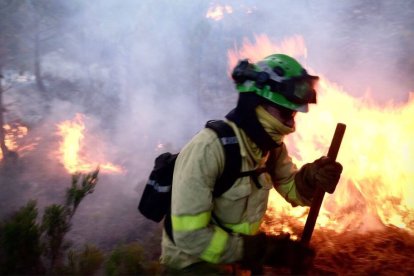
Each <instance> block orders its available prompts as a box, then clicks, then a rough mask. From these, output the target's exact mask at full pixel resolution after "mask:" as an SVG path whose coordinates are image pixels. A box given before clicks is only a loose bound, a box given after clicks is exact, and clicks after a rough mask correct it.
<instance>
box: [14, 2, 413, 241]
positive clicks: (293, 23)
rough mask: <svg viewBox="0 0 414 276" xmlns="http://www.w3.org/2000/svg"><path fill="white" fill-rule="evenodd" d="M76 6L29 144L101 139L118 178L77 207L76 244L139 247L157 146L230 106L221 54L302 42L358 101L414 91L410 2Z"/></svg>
mask: <svg viewBox="0 0 414 276" xmlns="http://www.w3.org/2000/svg"><path fill="white" fill-rule="evenodd" d="M74 3H75V4H73V5H74V7H73V9H71V10H70V13H68V16H67V17H66V19H65V20H64V22H63V24H62V25H60V26H59V30H60V32H61V34H62V35H61V38H60V39H59V49H57V50H56V51H50V52H49V53H47V54H46V55H45V56H44V58H43V69H44V74H45V75H47V76H48V78H49V80H50V82H51V83H52V82H53V80H56V79H60V80H62V79H64V80H67V81H68V83H70V85H71V86H70V87H68V86H65V91H64V92H62V91H54V92H53V93H55V95H58V96H59V97H58V99H54V100H53V101H51V102H50V103H49V107H48V113H47V115H43V117H42V118H41V120H38V121H41V122H42V123H41V124H39V125H38V130H37V132H36V134H37V135H44V132H43V131H42V127H43V126H45V125H49V128H48V130H51V129H52V128H53V125H55V124H56V123H58V122H59V121H61V120H67V119H72V118H73V116H74V114H75V113H78V112H81V113H87V114H88V116H90V117H91V118H93V119H92V121H93V122H94V123H93V124H92V125H90V129H89V131H90V132H91V133H94V134H95V135H99V136H100V137H103V139H104V141H105V142H106V145H107V147H108V151H107V152H108V154H109V159H110V160H109V161H111V162H114V163H118V164H120V165H122V166H123V167H124V168H125V171H126V173H124V174H122V175H114V176H106V175H103V176H102V177H101V182H100V184H99V187H98V188H97V190H96V192H95V193H94V194H93V195H91V196H90V198H87V199H85V203H84V205H83V206H81V208H80V209H79V214H78V216H77V217H76V220H75V224H74V234H73V236H74V237H75V238H76V239H78V240H80V241H84V240H88V239H89V240H92V241H95V242H97V240H99V239H111V240H116V241H119V240H122V239H137V238H139V235H140V233H139V229H140V227H141V225H144V224H146V223H147V222H145V220H143V219H142V218H141V217H139V214H138V211H137V210H136V205H137V204H138V198H139V195H140V191H142V189H143V185H144V183H145V179H146V177H147V176H148V173H149V171H150V169H151V167H152V165H153V159H154V158H155V157H156V155H157V154H159V153H160V152H159V151H157V145H158V144H160V143H161V144H169V145H170V147H171V149H172V150H173V151H179V149H180V148H181V147H182V146H183V145H184V144H185V143H186V142H187V141H188V140H189V139H190V138H191V136H192V135H194V134H195V133H196V132H197V131H198V130H199V129H201V128H202V127H203V125H204V123H205V122H206V121H207V120H208V119H215V118H223V117H224V115H225V114H226V113H227V112H228V111H229V110H230V109H231V108H232V107H233V106H234V104H235V103H236V99H237V93H236V92H235V91H234V89H233V85H232V81H231V79H230V78H229V76H228V74H227V50H228V49H230V48H232V47H234V46H240V44H241V43H242V40H243V38H249V39H252V38H253V37H254V35H255V34H261V33H265V34H267V35H268V36H269V37H270V38H272V40H274V41H278V40H282V39H283V38H285V37H289V36H292V35H298V34H299V35H302V36H303V37H304V39H305V43H306V46H307V48H308V56H307V58H306V60H303V62H304V63H305V64H306V65H307V66H309V67H311V68H312V69H313V70H315V71H316V72H317V73H318V74H321V75H323V76H325V77H327V78H328V79H329V80H331V81H334V82H337V83H338V84H339V85H341V86H343V87H344V88H345V90H346V91H348V92H349V93H350V94H352V95H354V96H356V97H360V96H362V95H364V94H365V93H366V92H367V91H371V95H372V97H373V99H375V100H377V101H378V102H384V101H389V100H394V101H405V100H407V97H408V92H409V91H410V90H411V91H413V90H414V89H413V87H414V83H413V79H412V77H411V76H410V72H412V71H413V70H412V69H414V62H413V56H414V50H413V49H414V48H413V47H412V46H413V41H414V36H413V35H414V33H413V31H412V29H413V28H412V27H413V26H414V19H413V18H414V4H413V2H412V1H410V0H400V1H394V0H393V1H391V0H381V1H364V2H361V1H335V2H333V1H323V0H316V1H310V0H309V1H306V0H298V1H288V0H278V1H249V0H244V1H234V0H233V1H184V0H180V1H166V0H158V1H149V0H145V1H116V0H101V1H93V3H92V2H90V1H74ZM225 4H226V5H230V6H232V12H231V13H226V14H224V15H223V18H222V19H221V20H217V21H215V20H213V19H211V18H206V13H207V10H208V8H209V7H213V6H215V5H225ZM68 5H69V4H68ZM410 69H411V71H410ZM60 85H61V86H64V83H63V82H62V83H60ZM89 91H95V92H96V91H99V93H94V94H92V93H89ZM14 97H16V96H14ZM18 108H19V109H25V107H24V106H20V107H18ZM19 115H20V116H26V117H27V116H32V115H33V114H26V115H25V114H24V113H19ZM24 119H25V118H23V120H24ZM87 127H88V126H87ZM39 129H40V130H39ZM51 132H53V131H52V130H51ZM65 181H67V178H65ZM62 182H63V181H62ZM68 184H69V182H68ZM62 185H65V184H62ZM37 188H38V189H40V187H39V186H37ZM88 201H89V203H88ZM91 217H92V218H91ZM92 225H93V229H91V228H90V226H92ZM97 225H98V226H99V227H97ZM116 227H121V228H125V232H128V233H130V236H128V237H126V236H123V235H122V232H123V231H122V230H121V231H119V230H117V233H119V235H118V236H113V237H110V236H111V235H112V234H110V232H108V231H111V230H110V229H112V230H113V229H115V228H116ZM97 228H104V229H105V230H98V229H97ZM141 229H142V228H141ZM97 231H99V233H97Z"/></svg>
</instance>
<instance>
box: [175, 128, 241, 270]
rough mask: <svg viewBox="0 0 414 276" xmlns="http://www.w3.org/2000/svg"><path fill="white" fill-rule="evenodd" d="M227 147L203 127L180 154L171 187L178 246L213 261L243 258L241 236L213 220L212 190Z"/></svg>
mask: <svg viewBox="0 0 414 276" xmlns="http://www.w3.org/2000/svg"><path fill="white" fill-rule="evenodd" d="M224 161H225V160H224V151H223V149H222V146H221V144H220V141H219V140H218V139H217V136H216V135H215V134H214V132H213V131H211V130H209V129H204V130H202V131H201V132H200V133H199V134H197V135H196V136H195V137H194V138H193V139H192V140H191V141H190V143H188V144H187V145H186V146H185V147H184V149H183V150H182V151H181V152H180V155H179V156H178V158H177V161H176V164H175V168H174V177H173V190H172V205H171V220H172V230H173V237H174V242H175V244H176V246H178V247H180V248H181V249H182V250H183V251H184V252H185V253H187V254H189V255H192V256H198V257H199V258H200V259H202V260H204V261H207V262H211V263H229V262H234V261H237V260H240V259H241V255H242V241H241V238H240V237H237V236H233V235H231V234H228V233H227V232H225V231H224V230H223V229H221V228H220V227H217V226H215V225H213V224H212V223H211V211H212V209H213V197H212V191H213V188H214V184H215V180H216V178H217V177H218V176H219V175H220V174H221V173H222V171H223V168H224Z"/></svg>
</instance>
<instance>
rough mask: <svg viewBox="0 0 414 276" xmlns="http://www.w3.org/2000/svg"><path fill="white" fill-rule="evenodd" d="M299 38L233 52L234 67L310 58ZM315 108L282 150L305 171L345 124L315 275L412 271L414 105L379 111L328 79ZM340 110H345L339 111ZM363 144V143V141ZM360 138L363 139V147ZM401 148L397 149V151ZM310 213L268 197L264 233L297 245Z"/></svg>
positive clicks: (318, 235) (316, 240)
mask: <svg viewBox="0 0 414 276" xmlns="http://www.w3.org/2000/svg"><path fill="white" fill-rule="evenodd" d="M304 46H305V44H304V43H303V39H302V38H301V37H300V36H295V37H292V38H288V39H286V40H284V41H283V42H282V43H281V44H280V45H279V44H272V42H271V40H270V39H269V38H268V37H267V36H266V35H259V36H256V42H255V43H252V42H250V41H248V40H246V41H245V43H244V44H243V47H241V48H240V49H232V50H230V51H229V64H235V62H236V60H238V59H240V58H249V59H251V60H252V61H256V60H257V59H259V58H260V57H263V56H266V55H269V54H271V53H273V52H280V51H282V52H286V53H289V54H290V55H293V56H296V57H306V53H307V50H306V48H304ZM318 92H319V96H318V104H317V105H316V106H312V107H311V111H310V112H309V113H307V114H298V116H297V130H296V133H294V134H292V135H291V137H289V138H288V139H287V140H286V141H285V142H286V144H287V146H288V148H289V150H290V152H291V153H292V155H293V159H294V161H295V162H296V163H297V164H298V166H301V165H302V164H304V163H306V162H309V161H310V160H314V159H316V158H318V156H320V155H321V154H326V153H327V147H328V146H329V140H328V139H329V138H330V136H329V135H327V134H329V133H331V132H332V131H333V130H334V128H335V124H336V123H337V122H344V123H346V124H347V126H348V127H347V128H348V130H347V134H346V135H345V138H344V141H343V143H342V146H341V150H340V151H339V155H338V160H339V162H341V163H342V164H344V171H343V173H342V177H341V181H340V183H339V185H338V187H337V190H336V191H335V193H334V194H333V195H328V196H326V198H325V201H324V204H323V206H322V208H321V211H320V214H319V217H318V220H317V226H316V229H317V230H316V231H315V233H314V237H313V239H312V240H311V245H312V246H313V247H314V248H315V249H316V252H317V256H316V259H315V262H314V265H315V266H314V269H313V270H312V271H311V272H310V273H311V274H312V273H313V274H320V273H334V274H340V275H343V274H351V275H352V274H378V273H379V274H387V273H392V272H395V270H396V268H397V267H401V269H399V268H398V270H399V271H400V272H401V273H403V274H405V273H410V272H412V271H413V270H414V263H413V262H412V261H411V260H410V256H411V254H412V253H413V250H414V236H413V235H414V186H413V185H412V180H413V179H414V171H413V169H412V166H411V165H410V164H413V163H414V156H413V152H414V146H413V144H412V139H413V138H414V128H413V126H412V124H411V118H413V116H414V97H413V96H411V97H410V98H409V100H408V102H407V103H405V104H399V105H397V104H393V103H392V102H390V103H388V104H386V105H384V106H378V105H375V104H374V103H373V102H372V101H371V100H370V99H369V97H365V98H362V99H358V98H354V97H351V96H349V95H348V94H347V93H346V92H345V91H343V89H341V87H338V86H337V85H335V84H333V83H330V82H329V81H328V80H327V79H326V78H323V77H322V78H321V80H320V81H319V89H318ZM338 103H340V104H338ZM358 137H359V138H358ZM361 137H363V139H361ZM397 145H398V146H397ZM308 211H309V209H308V208H304V207H295V208H292V207H291V206H290V205H289V204H288V203H286V202H285V200H284V199H283V198H281V197H280V196H279V195H277V194H276V193H273V194H271V198H270V202H269V209H268V213H267V216H266V219H265V221H264V224H263V225H262V230H264V231H265V232H269V233H274V234H279V233H282V232H289V233H291V235H292V237H294V238H297V239H298V238H300V235H301V233H302V231H303V227H304V223H305V220H306V218H307V214H308Z"/></svg>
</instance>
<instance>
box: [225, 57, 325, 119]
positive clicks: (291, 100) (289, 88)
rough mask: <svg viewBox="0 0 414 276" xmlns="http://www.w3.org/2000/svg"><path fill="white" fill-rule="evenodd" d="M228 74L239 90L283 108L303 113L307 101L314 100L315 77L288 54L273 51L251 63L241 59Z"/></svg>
mask: <svg viewBox="0 0 414 276" xmlns="http://www.w3.org/2000/svg"><path fill="white" fill-rule="evenodd" d="M232 77H233V79H234V81H235V83H236V88H237V90H238V91H239V92H240V93H244V92H254V93H256V94H257V95H259V96H261V97H263V98H265V99H267V100H269V101H270V102H272V103H275V104H278V105H280V106H283V107H285V108H288V109H291V110H296V111H301V112H307V111H308V104H310V103H316V91H315V88H314V86H315V83H316V80H318V79H319V77H317V76H311V75H309V74H308V73H307V72H306V70H305V69H304V68H303V67H302V65H300V63H299V62H297V61H296V60H295V59H293V58H292V57H290V56H287V55H283V54H273V55H270V56H268V57H266V58H264V59H263V60H261V61H259V62H257V63H255V64H252V63H249V62H248V60H242V61H240V62H239V64H238V65H237V66H236V67H235V68H234V70H233V74H232Z"/></svg>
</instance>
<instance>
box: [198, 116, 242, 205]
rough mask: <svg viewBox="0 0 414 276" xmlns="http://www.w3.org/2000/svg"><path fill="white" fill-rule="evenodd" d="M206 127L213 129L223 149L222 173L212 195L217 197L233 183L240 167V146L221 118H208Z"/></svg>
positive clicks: (230, 129) (228, 126)
mask: <svg viewBox="0 0 414 276" xmlns="http://www.w3.org/2000/svg"><path fill="white" fill-rule="evenodd" d="M206 127H207V128H210V129H212V130H214V131H215V132H216V133H217V136H218V137H219V139H220V142H221V144H222V145H223V149H224V156H225V165H224V170H223V174H222V175H221V176H220V178H219V179H218V180H217V181H216V184H215V186H214V190H213V196H214V197H219V196H221V195H222V194H223V193H224V192H226V191H227V190H228V189H230V187H231V186H232V185H233V184H234V182H235V181H236V179H237V178H238V177H239V174H240V169H241V155H240V146H239V142H238V140H237V137H236V134H235V133H234V131H233V129H232V128H231V126H230V125H229V124H227V123H226V122H224V121H222V120H210V121H208V122H207V123H206Z"/></svg>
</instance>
